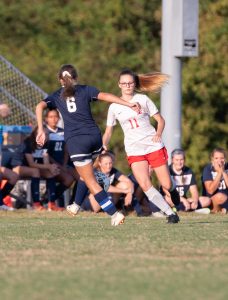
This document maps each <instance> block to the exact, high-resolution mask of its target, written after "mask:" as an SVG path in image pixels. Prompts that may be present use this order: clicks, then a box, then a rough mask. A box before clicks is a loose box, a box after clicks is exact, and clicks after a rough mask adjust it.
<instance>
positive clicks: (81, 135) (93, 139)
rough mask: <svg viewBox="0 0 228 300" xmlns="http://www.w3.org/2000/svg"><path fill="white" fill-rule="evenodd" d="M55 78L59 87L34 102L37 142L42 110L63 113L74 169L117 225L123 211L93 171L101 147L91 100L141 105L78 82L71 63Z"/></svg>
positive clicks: (75, 206) (71, 209)
mask: <svg viewBox="0 0 228 300" xmlns="http://www.w3.org/2000/svg"><path fill="white" fill-rule="evenodd" d="M58 78H59V82H60V84H61V88H60V89H58V90H57V91H55V92H54V93H52V94H51V95H49V96H48V97H47V98H46V99H44V100H43V101H41V102H40V103H39V104H38V105H37V106H36V116H37V122H38V134H37V139H36V140H37V143H38V144H39V145H43V144H44V142H45V132H44V129H43V120H42V115H43V111H44V110H45V109H46V108H47V107H48V108H57V109H58V110H59V111H60V113H61V115H62V117H63V121H64V138H65V141H66V144H67V149H68V151H69V154H70V158H71V160H72V161H73V162H74V165H75V167H76V169H77V172H78V173H79V175H80V177H81V178H82V179H83V180H84V182H85V184H86V185H87V187H88V188H89V190H90V192H91V194H92V195H94V197H95V199H96V201H97V202H98V203H99V205H100V206H101V208H102V209H103V210H104V211H105V212H106V213H108V214H109V215H110V216H111V224H112V225H113V226H117V225H119V224H121V223H123V221H124V215H123V214H121V213H120V212H118V211H117V210H116V207H115V206H114V204H113V203H112V202H111V201H110V200H109V199H108V195H107V193H106V192H105V191H104V190H103V189H102V188H101V186H100V185H99V184H98V183H97V181H96V178H95V175H94V170H93V159H95V158H96V157H97V155H99V154H100V153H101V151H102V149H103V147H102V137H101V132H100V129H99V128H98V126H97V124H96V123H95V121H94V119H93V117H92V113H91V107H90V103H91V102H92V101H96V100H101V101H106V102H111V103H118V104H122V105H125V106H128V107H130V108H132V109H134V110H136V111H137V112H139V111H140V106H139V104H138V103H130V102H126V101H124V100H122V99H120V98H119V97H117V96H114V95H112V94H109V93H103V92H100V91H99V90H98V89H97V88H95V87H92V86H88V85H81V84H78V82H77V80H78V74H77V71H76V69H75V68H74V66H72V65H69V64H67V65H63V66H62V67H61V68H60V70H59V74H58ZM76 201H77V200H76ZM80 205H81V203H73V204H72V205H69V206H67V211H68V212H69V213H70V214H72V215H76V214H77V213H78V211H79V209H80Z"/></svg>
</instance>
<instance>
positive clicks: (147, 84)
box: [119, 69, 169, 92]
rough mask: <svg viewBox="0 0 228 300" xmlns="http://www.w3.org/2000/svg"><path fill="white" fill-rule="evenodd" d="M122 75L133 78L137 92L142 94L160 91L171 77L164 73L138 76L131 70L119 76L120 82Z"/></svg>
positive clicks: (125, 70)
mask: <svg viewBox="0 0 228 300" xmlns="http://www.w3.org/2000/svg"><path fill="white" fill-rule="evenodd" d="M122 75H130V76H132V77H133V80H134V82H135V88H136V90H139V91H142V92H149V91H150V92H154V91H158V90H159V89H160V88H161V87H162V86H163V85H164V84H165V83H166V82H167V81H168V79H169V76H168V75H166V74H163V73H148V74H136V73H134V72H133V71H132V70H130V69H123V70H122V71H121V72H120V74H119V80H120V77H121V76H122Z"/></svg>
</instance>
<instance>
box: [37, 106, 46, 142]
mask: <svg viewBox="0 0 228 300" xmlns="http://www.w3.org/2000/svg"><path fill="white" fill-rule="evenodd" d="M46 108H47V103H46V102H44V101H41V102H40V103H38V104H37V106H36V118H37V126H38V130H37V137H36V142H37V144H38V145H40V146H43V145H44V143H45V139H46V135H45V132H44V128H43V111H44V110H45V109H46Z"/></svg>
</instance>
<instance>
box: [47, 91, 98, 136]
mask: <svg viewBox="0 0 228 300" xmlns="http://www.w3.org/2000/svg"><path fill="white" fill-rule="evenodd" d="M62 91H63V88H60V89H59V90H57V91H55V92H54V93H53V94H51V95H49V96H48V97H47V98H46V99H44V101H45V102H46V104H47V106H48V108H57V109H58V110H59V111H60V113H61V115H62V118H63V121H64V134H65V141H67V140H68V139H69V138H71V137H72V136H79V135H87V134H91V135H93V134H100V129H99V128H98V126H97V125H96V123H95V121H94V119H93V117H92V113H91V108H90V103H91V102H92V101H94V100H96V99H97V96H98V94H99V92H100V91H99V90H98V89H97V88H95V87H92V86H88V85H75V93H74V97H68V98H67V99H66V100H65V99H64V98H63V97H62V96H61V94H62Z"/></svg>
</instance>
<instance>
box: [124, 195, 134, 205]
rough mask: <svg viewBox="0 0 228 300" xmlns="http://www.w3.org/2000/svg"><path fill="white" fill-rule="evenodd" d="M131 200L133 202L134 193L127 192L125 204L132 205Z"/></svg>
mask: <svg viewBox="0 0 228 300" xmlns="http://www.w3.org/2000/svg"><path fill="white" fill-rule="evenodd" d="M131 202H132V193H127V194H126V196H125V198H124V205H125V206H129V205H131Z"/></svg>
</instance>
